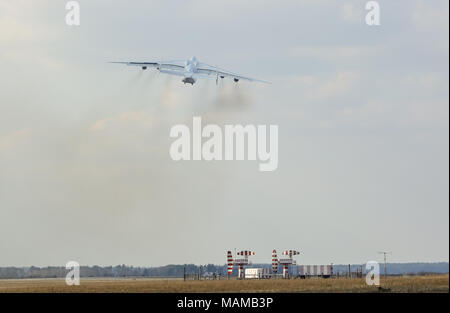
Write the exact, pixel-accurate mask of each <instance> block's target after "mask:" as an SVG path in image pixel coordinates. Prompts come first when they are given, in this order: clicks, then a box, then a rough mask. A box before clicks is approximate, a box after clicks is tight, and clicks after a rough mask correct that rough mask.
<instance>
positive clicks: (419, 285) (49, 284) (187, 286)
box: [0, 275, 449, 293]
mask: <svg viewBox="0 0 450 313" xmlns="http://www.w3.org/2000/svg"><path fill="white" fill-rule="evenodd" d="M381 287H382V289H381V290H380V289H379V288H378V287H376V286H367V285H366V284H365V280H364V278H363V279H361V278H359V279H358V278H352V279H349V278H329V279H318V278H311V279H288V280H284V279H274V280H242V281H239V280H229V281H227V280H220V281H219V280H216V281H214V280H211V281H183V280H176V279H149V278H138V279H132V278H129V279H101V278H98V279H96V278H86V279H83V278H81V284H80V286H67V285H66V284H65V280H64V279H63V278H60V279H11V280H10V279H6V280H0V292H43V293H69V292H402V293H406V292H449V276H448V275H429V276H402V277H388V278H387V279H386V280H384V279H381Z"/></svg>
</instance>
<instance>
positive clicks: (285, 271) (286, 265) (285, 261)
mask: <svg viewBox="0 0 450 313" xmlns="http://www.w3.org/2000/svg"><path fill="white" fill-rule="evenodd" d="M299 254H300V252H299V251H296V250H284V251H283V255H286V256H288V258H286V259H280V260H279V263H280V264H281V265H283V278H289V265H295V264H296V261H295V260H294V259H293V258H292V257H293V256H294V255H299Z"/></svg>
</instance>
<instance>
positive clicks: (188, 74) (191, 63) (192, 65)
mask: <svg viewBox="0 0 450 313" xmlns="http://www.w3.org/2000/svg"><path fill="white" fill-rule="evenodd" d="M197 64H198V61H197V59H196V58H195V57H192V58H190V59H189V60H186V63H185V66H184V70H185V74H184V76H185V78H184V79H183V80H182V82H183V83H185V84H191V85H194V83H195V82H196V80H195V78H194V74H195V73H196V72H197Z"/></svg>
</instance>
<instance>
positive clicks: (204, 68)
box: [197, 63, 271, 84]
mask: <svg viewBox="0 0 450 313" xmlns="http://www.w3.org/2000/svg"><path fill="white" fill-rule="evenodd" d="M197 73H199V74H203V75H208V76H212V77H214V78H218V77H219V76H220V77H221V78H224V77H231V78H233V79H242V80H248V81H251V82H260V83H265V84H271V82H268V81H265V80H261V79H256V78H252V77H247V76H243V75H240V74H236V73H233V72H230V71H227V70H224V69H221V68H218V67H215V66H212V65H209V64H206V63H199V64H198V66H197Z"/></svg>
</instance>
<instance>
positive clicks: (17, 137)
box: [0, 128, 30, 150]
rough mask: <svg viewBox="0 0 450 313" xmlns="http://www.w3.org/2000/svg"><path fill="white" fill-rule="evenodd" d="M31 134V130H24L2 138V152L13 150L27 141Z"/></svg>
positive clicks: (0, 138)
mask: <svg viewBox="0 0 450 313" xmlns="http://www.w3.org/2000/svg"><path fill="white" fill-rule="evenodd" d="M29 134H30V129H28V128H22V129H20V130H18V131H15V132H13V133H10V134H7V135H5V136H0V150H1V149H4V150H8V149H11V148H13V147H14V146H16V145H18V144H20V143H21V142H23V141H24V140H26V138H27V137H28V136H29Z"/></svg>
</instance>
